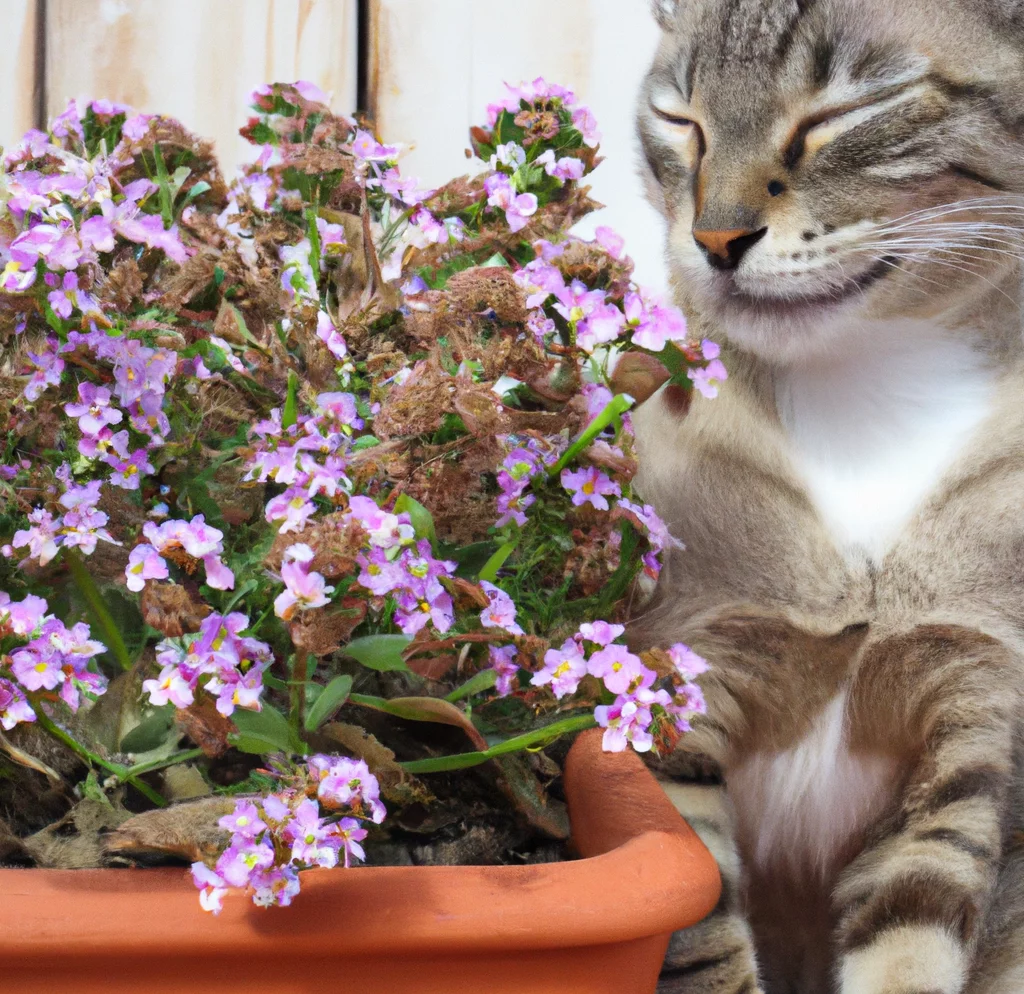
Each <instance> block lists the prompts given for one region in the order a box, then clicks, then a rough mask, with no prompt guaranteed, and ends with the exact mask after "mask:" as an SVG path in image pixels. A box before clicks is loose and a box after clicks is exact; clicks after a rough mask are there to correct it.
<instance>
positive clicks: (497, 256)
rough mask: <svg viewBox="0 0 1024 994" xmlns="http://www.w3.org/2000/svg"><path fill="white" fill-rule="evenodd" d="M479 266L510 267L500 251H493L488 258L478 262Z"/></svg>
mask: <svg viewBox="0 0 1024 994" xmlns="http://www.w3.org/2000/svg"><path fill="white" fill-rule="evenodd" d="M480 265H481V266H503V267H504V268H505V269H510V268H511V267H510V266H509V264H508V259H506V258H505V257H504V256H503V255H502V254H501V253H500V252H495V253H494V255H492V256H491V257H490V258H489V259H485V260H484V261H483V262H481V263H480Z"/></svg>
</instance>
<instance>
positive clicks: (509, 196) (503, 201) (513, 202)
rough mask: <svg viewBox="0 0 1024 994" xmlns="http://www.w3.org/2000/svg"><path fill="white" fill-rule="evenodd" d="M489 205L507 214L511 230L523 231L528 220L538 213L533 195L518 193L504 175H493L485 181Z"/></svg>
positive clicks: (506, 217) (506, 218)
mask: <svg viewBox="0 0 1024 994" xmlns="http://www.w3.org/2000/svg"><path fill="white" fill-rule="evenodd" d="M484 189H485V190H486V191H487V203H488V204H489V205H490V206H491V207H498V208H500V209H501V210H503V211H504V212H505V220H506V221H507V222H508V226H509V230H510V231H513V232H516V231H522V230H523V228H525V227H526V225H527V223H528V219H529V218H530V217H532V216H533V215H534V214H536V213H537V206H538V204H537V198H536V196H535V195H534V194H532V193H519V194H517V193H516V190H515V187H514V186H513V185H512V181H511V180H510V179H509V178H508V176H506V175H505V174H504V173H493V174H492V175H490V176H488V177H487V179H486V180H485V181H484Z"/></svg>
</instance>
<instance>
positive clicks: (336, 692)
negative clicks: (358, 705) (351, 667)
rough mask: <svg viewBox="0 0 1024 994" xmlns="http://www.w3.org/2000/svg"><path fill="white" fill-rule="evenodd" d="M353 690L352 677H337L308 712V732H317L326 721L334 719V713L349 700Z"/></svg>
mask: <svg viewBox="0 0 1024 994" xmlns="http://www.w3.org/2000/svg"><path fill="white" fill-rule="evenodd" d="M351 690H352V677H350V676H349V675H348V674H347V673H343V674H342V675H341V676H336V677H335V678H334V679H333V680H332V681H331V682H330V683H329V684H327V686H326V687H324V689H323V690H322V691H321V692H320V696H319V697H317V699H316V700H315V701H314V702H313V705H312V706H311V707H310V708H309V710H308V711H307V712H306V731H308V732H315V731H316V730H317V729H318V728H319V727H320V726H321V725H322V724H323V723H324V722H325V721H327V720H328V719H330V718H332V717H333V716H334V712H335V711H337V710H338V708H340V707H341V706H342V704H344V703H345V701H346V700H348V695H349V691H351Z"/></svg>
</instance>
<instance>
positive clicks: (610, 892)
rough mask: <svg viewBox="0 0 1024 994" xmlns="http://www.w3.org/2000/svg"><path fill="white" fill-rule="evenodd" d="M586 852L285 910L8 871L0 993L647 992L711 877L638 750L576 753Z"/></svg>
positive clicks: (113, 877)
mask: <svg viewBox="0 0 1024 994" xmlns="http://www.w3.org/2000/svg"><path fill="white" fill-rule="evenodd" d="M565 788H566V793H567V796H568V800H569V816H570V820H571V823H572V828H573V839H574V842H575V845H576V847H577V849H578V850H579V852H580V854H581V855H582V856H584V857H585V858H584V859H580V860H577V861H575V862H569V863H552V864H547V865H539V866H521V867H516V866H500V867H490V866H480V867H382V868H363V869H352V870H348V871H345V870H335V871H314V872H310V873H307V874H304V875H303V878H302V893H301V894H300V895H299V897H298V898H297V899H296V901H295V904H293V905H292V906H291V907H290V908H271V909H261V908H256V907H254V906H253V905H252V904H251V902H250V901H249V900H248V898H245V897H243V896H242V895H240V894H235V895H231V896H230V897H229V898H228V899H226V900H225V905H224V911H223V912H222V913H221V915H220V916H219V917H216V918H214V917H213V916H211V915H208V914H206V913H204V912H202V911H200V909H199V901H198V897H197V892H196V889H195V887H193V885H192V883H191V880H190V879H189V877H188V874H187V872H186V871H184V870H180V869H162V870H2V871H0V989H2V990H4V991H17V992H18V994H44V992H45V994H55V992H58V991H63V992H68V994H98V992H101V991H102V992H103V994H128V992H132V994H136V992H145V994H171V992H174V994H185V992H189V994H191V992H194V991H204V992H210V994H236V992H237V994H300V992H301V994H322V992H338V994H347V992H355V991H358V992H360V994H652V992H653V991H654V988H655V984H656V982H657V976H658V970H659V967H660V965H661V960H662V957H663V956H664V954H665V949H666V946H667V944H668V939H669V935H670V934H671V932H672V931H673V930H675V929H677V928H682V927H684V926H687V925H692V924H693V923H694V922H697V921H699V920H700V919H701V918H703V917H704V916H705V915H706V914H708V912H710V911H711V909H712V908H713V907H714V905H715V903H716V901H717V900H718V895H719V889H720V882H719V877H718V870H717V868H716V866H715V863H714V861H713V859H712V858H711V856H710V854H709V853H708V851H707V850H706V849H705V848H704V846H703V845H702V844H701V842H700V840H699V839H698V838H697V836H696V835H695V834H694V832H693V831H692V829H690V827H689V826H688V825H687V824H686V823H685V822H684V821H683V819H682V818H681V817H680V816H679V815H678V814H677V813H676V811H675V809H674V808H673V807H672V805H671V803H670V802H669V801H668V799H667V798H666V797H665V795H664V794H663V793H662V792H661V789H660V788H659V786H658V784H657V782H656V781H655V780H654V778H653V777H652V776H651V774H650V773H649V772H648V771H647V770H646V769H645V767H644V766H643V764H642V763H641V761H640V760H639V758H638V757H637V756H636V755H635V754H633V753H631V752H630V753H621V754H614V755H613V754H609V753H604V752H602V751H601V733H600V730H594V731H591V732H588V733H585V734H584V735H582V736H580V738H579V740H578V741H577V742H576V744H575V745H574V746H573V748H572V751H571V752H570V754H569V759H568V761H567V764H566V769H565Z"/></svg>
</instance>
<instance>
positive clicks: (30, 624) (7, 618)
mask: <svg viewBox="0 0 1024 994" xmlns="http://www.w3.org/2000/svg"><path fill="white" fill-rule="evenodd" d="M48 610H49V606H48V605H47V603H46V601H45V600H43V598H42V597H37V596H36V595H35V594H26V596H25V598H24V599H23V600H20V601H12V600H11V597H10V594H8V593H6V592H4V591H2V590H0V626H2V625H8V626H9V627H10V630H11V631H12V632H13V633H14V634H15V635H22V636H24V635H31V634H32V632H34V631H35V630H36V629H37V628H38V627H39V626H40V625H41V624H42V623H43V618H44V617H45V615H46V612H47V611H48Z"/></svg>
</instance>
